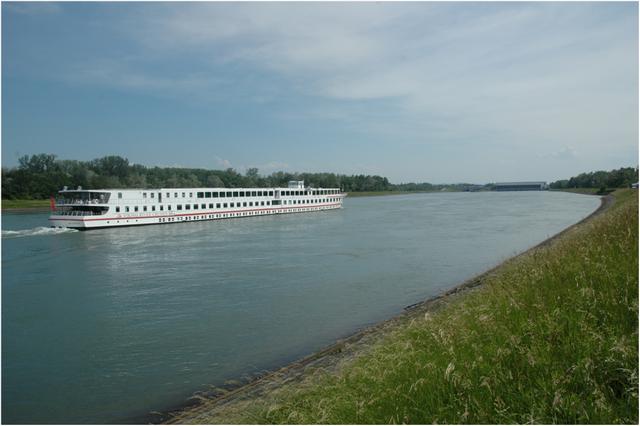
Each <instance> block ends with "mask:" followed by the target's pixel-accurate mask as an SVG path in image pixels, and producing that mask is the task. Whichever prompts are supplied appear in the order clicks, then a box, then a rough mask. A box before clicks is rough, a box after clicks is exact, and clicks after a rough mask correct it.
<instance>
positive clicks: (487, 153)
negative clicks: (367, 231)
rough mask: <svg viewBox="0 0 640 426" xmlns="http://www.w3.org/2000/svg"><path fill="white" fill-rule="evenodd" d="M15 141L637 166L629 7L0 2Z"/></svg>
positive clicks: (505, 177)
mask: <svg viewBox="0 0 640 426" xmlns="http://www.w3.org/2000/svg"><path fill="white" fill-rule="evenodd" d="M2 89H3V91H2V92H3V95H2V165H3V167H5V166H6V167H12V166H15V165H17V160H18V158H19V157H20V156H22V155H30V154H37V153H43V152H44V153H51V154H56V155H57V156H58V157H59V158H62V159H76V160H91V159H94V158H98V157H102V156H105V155H119V156H122V157H126V158H128V159H129V161H130V162H131V163H137V164H142V165H145V166H149V167H153V166H167V167H194V168H196V167H197V168H208V169H226V168H228V167H232V168H235V169H236V170H238V171H239V172H242V173H244V172H245V171H246V169H247V168H249V167H257V168H258V169H259V172H260V173H261V174H263V175H264V174H270V173H272V172H274V171H280V170H282V171H286V172H333V173H340V174H347V175H351V174H370V175H381V176H386V177H388V178H389V180H390V181H391V182H393V183H402V182H431V183H435V184H437V183H457V182H467V183H479V184H483V183H489V182H500V181H547V182H551V181H555V180H559V179H567V178H569V177H571V176H575V175H577V174H579V173H582V172H589V171H595V170H611V169H617V168H620V167H636V166H637V164H638V113H639V111H638V4H637V3H633V2H629V3H553V2H549V3H547V2H543V3H186V4H178V3H22V2H20V3H7V2H3V3H2Z"/></svg>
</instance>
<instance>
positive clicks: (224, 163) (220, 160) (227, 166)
mask: <svg viewBox="0 0 640 426" xmlns="http://www.w3.org/2000/svg"><path fill="white" fill-rule="evenodd" d="M216 162H217V163H218V166H220V167H222V168H223V169H231V168H233V165H232V164H231V161H229V160H225V159H223V158H220V157H216Z"/></svg>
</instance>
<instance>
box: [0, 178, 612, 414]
mask: <svg viewBox="0 0 640 426" xmlns="http://www.w3.org/2000/svg"><path fill="white" fill-rule="evenodd" d="M599 204H600V200H599V198H597V197H591V196H583V195H576V194H569V193H559V192H546V191H545V192H479V193H436V194H434V193H431V194H411V195H396V196H388V197H362V198H347V199H346V200H345V203H344V208H343V209H340V210H333V211H324V212H313V213H300V214H289V215H279V216H266V217H251V218H238V219H226V220H219V221H209V222H190V223H180V224H171V225H152V226H142V227H128V228H120V229H101V230H93V231H87V232H77V231H71V230H62V231H60V230H54V229H49V228H46V227H48V223H47V220H46V219H47V214H44V213H33V214H9V213H3V214H2V421H3V423H5V424H6V423H118V422H135V421H140V419H143V418H144V416H145V415H146V414H147V413H149V412H151V411H154V410H156V411H162V410H166V409H168V408H171V407H175V406H177V405H179V404H181V403H184V402H185V401H186V400H187V399H188V398H189V397H190V396H191V395H192V394H193V393H194V392H196V391H202V390H207V389H209V388H211V387H212V386H218V385H221V384H223V383H224V382H225V381H226V380H232V379H239V378H242V377H246V376H247V375H251V374H255V373H258V372H261V371H264V370H267V369H273V368H277V367H279V366H282V365H284V364H286V363H288V362H290V361H293V360H295V359H297V358H300V357H302V356H304V355H306V354H309V353H311V352H313V351H316V350H318V349H321V348H322V347H324V346H326V345H328V344H330V343H332V342H333V341H335V340H336V339H338V338H340V337H344V336H346V335H349V334H351V333H353V332H354V331H356V330H358V329H361V328H363V327H366V326H367V325H371V324H373V323H376V322H379V321H381V320H384V319H387V318H389V317H391V316H393V315H395V314H398V313H400V312H402V310H403V308H404V307H405V306H407V305H410V304H412V303H415V302H418V301H420V300H423V299H426V298H429V297H431V296H434V295H436V294H438V293H440V292H442V291H443V290H444V289H447V288H450V287H452V286H454V285H456V284H457V283H460V282H461V281H463V280H465V279H467V278H470V277H471V276H473V275H476V274H478V273H480V272H482V271H484V270H486V269H488V268H490V267H492V266H495V265H496V264H498V263H500V262H502V261H503V260H505V259H507V258H509V257H511V256H513V255H515V254H517V253H519V252H521V251H523V250H526V249H527V248H529V247H531V246H533V245H535V244H536V243H538V242H540V241H543V240H544V239H546V238H548V237H550V236H552V235H554V234H556V233H557V232H559V231H561V230H562V229H564V228H566V227H567V226H569V225H571V224H573V223H575V222H577V221H579V220H580V219H582V218H584V217H585V216H587V215H589V214H590V213H591V212H593V211H594V210H595V209H596V208H597V207H598V206H599Z"/></svg>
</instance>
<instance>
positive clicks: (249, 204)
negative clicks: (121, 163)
mask: <svg viewBox="0 0 640 426" xmlns="http://www.w3.org/2000/svg"><path fill="white" fill-rule="evenodd" d="M334 201H337V199H336V198H326V199H320V200H274V201H273V202H271V201H255V202H254V201H249V202H247V201H245V202H242V203H240V202H238V203H215V208H216V209H221V208H222V209H226V208H236V207H260V206H265V205H266V206H271V205H274V206H276V205H281V203H282V204H283V205H290V204H315V203H327V202H334ZM182 208H183V206H182V204H178V205H177V206H176V209H177V210H182ZM191 208H192V205H191V204H185V205H184V210H191ZM198 208H200V209H206V208H207V205H206V204H204V203H202V204H200V206H199V207H198V204H193V210H198ZM209 208H210V209H213V208H214V203H209ZM131 211H133V212H137V211H139V207H138V206H133V210H131V208H130V207H129V206H124V212H125V213H129V212H131ZM142 211H144V212H146V211H148V210H147V206H142ZM150 211H152V212H155V211H156V206H151V210H150ZM159 211H164V205H162V204H161V205H160V208H159ZM167 211H171V204H169V205H167ZM116 213H120V206H116Z"/></svg>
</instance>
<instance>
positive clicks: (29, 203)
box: [2, 188, 604, 213]
mask: <svg viewBox="0 0 640 426" xmlns="http://www.w3.org/2000/svg"><path fill="white" fill-rule="evenodd" d="M598 190H599V189H598V188H567V189H551V190H550V191H554V192H571V193H575V194H583V195H604V194H598V193H597V192H598ZM442 192H465V191H436V190H433V191H425V190H419V191H362V192H347V196H348V197H351V198H357V197H380V196H388V195H407V194H434V193H438V194H440V193H442ZM474 192H491V191H474ZM7 205H8V206H7ZM49 210H50V207H49V200H48V199H46V200H2V212H4V213H39V212H47V211H49Z"/></svg>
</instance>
